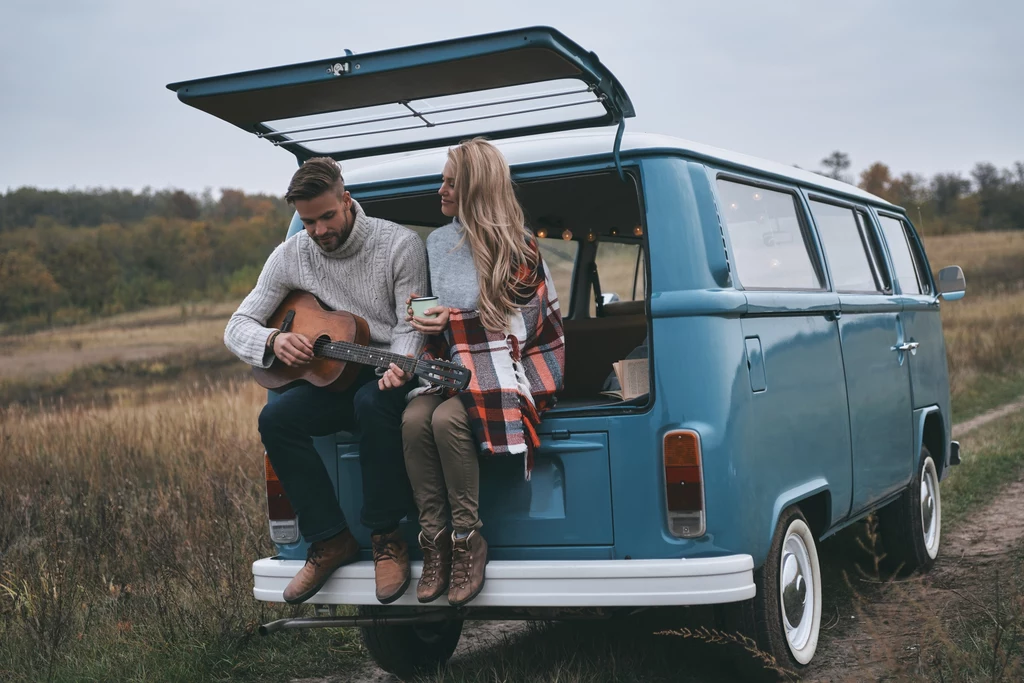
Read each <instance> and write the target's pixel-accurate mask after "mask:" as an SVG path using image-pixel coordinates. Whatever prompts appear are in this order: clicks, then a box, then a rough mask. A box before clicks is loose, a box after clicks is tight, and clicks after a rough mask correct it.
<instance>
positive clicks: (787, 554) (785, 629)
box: [720, 506, 822, 678]
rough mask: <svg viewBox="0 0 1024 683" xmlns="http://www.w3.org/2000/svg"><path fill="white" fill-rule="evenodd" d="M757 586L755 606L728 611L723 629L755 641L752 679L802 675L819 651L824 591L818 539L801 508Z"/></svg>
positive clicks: (781, 533)
mask: <svg viewBox="0 0 1024 683" xmlns="http://www.w3.org/2000/svg"><path fill="white" fill-rule="evenodd" d="M754 582H755V584H756V586H757V596H756V597H755V598H754V599H753V600H747V601H745V602H741V603H734V604H731V605H723V606H722V608H721V610H720V614H721V615H722V617H723V623H722V624H721V626H722V628H723V629H724V630H727V631H729V632H734V631H739V632H740V633H742V634H743V635H745V636H747V637H749V638H752V639H753V641H754V644H755V645H756V652H749V654H750V655H753V657H743V658H742V660H743V668H744V669H747V673H748V674H749V673H754V671H751V670H750V669H751V667H752V668H753V669H754V670H756V671H759V672H760V673H761V674H762V676H763V677H765V678H777V677H778V676H779V675H780V674H782V673H783V672H784V671H798V670H799V669H801V668H802V667H804V666H805V665H807V664H808V663H809V662H810V661H811V658H812V657H814V652H815V650H816V649H817V647H818V634H819V632H820V629H821V590H822V586H821V570H820V568H819V565H818V551H817V546H816V545H815V542H814V534H813V533H812V532H811V529H810V527H809V526H808V525H807V520H806V519H805V518H804V516H803V513H801V512H800V509H799V508H798V507H796V506H793V507H789V508H786V510H784V511H783V513H782V515H781V516H780V518H779V524H778V526H777V527H776V529H775V535H774V536H773V538H772V545H771V548H770V550H769V551H768V559H766V560H765V563H764V566H763V567H761V569H759V570H758V571H757V572H755V574H754ZM746 649H747V650H748V651H751V650H755V648H754V647H750V646H749V645H748V647H747V648H746Z"/></svg>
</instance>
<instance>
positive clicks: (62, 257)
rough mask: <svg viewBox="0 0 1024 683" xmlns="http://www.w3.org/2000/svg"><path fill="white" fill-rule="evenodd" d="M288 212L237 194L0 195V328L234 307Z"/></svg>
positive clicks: (276, 203)
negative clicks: (206, 305) (144, 311)
mask: <svg viewBox="0 0 1024 683" xmlns="http://www.w3.org/2000/svg"><path fill="white" fill-rule="evenodd" d="M290 217H291V209H290V208H289V207H288V206H287V204H286V203H285V202H284V201H283V200H282V199H279V198H276V197H269V196H265V195H247V194H246V193H244V192H241V191H238V190H222V192H221V196H220V197H219V198H218V199H216V200H215V199H213V197H212V193H210V192H206V193H203V194H200V195H194V194H189V193H186V192H183V191H181V190H172V191H161V192H151V191H142V192H139V193H133V192H131V191H127V190H91V191H68V192H61V191H56V190H37V189H34V188H20V189H17V190H14V191H11V192H8V193H6V194H4V195H0V323H4V324H6V325H5V327H7V328H8V329H14V330H29V329H34V328H38V327H44V326H49V325H54V324H69V323H75V322H81V321H83V320H87V319H89V318H92V317H96V316H99V315H110V314H114V313H120V312H125V311H131V310H136V309H140V308H144V307H146V306H153V305H163V304H177V303H182V302H187V301H196V300H219V299H225V298H228V297H233V298H240V297H242V296H243V295H245V294H246V293H247V292H248V291H249V290H250V289H251V288H252V286H253V285H254V284H255V283H256V278H257V276H258V275H259V272H260V269H261V267H262V265H263V262H264V261H265V260H266V258H267V256H268V255H269V254H270V252H271V251H272V250H273V248H274V247H275V246H276V245H277V244H278V243H280V241H281V239H282V238H283V236H284V231H285V228H286V226H287V225H288V221H289V220H290Z"/></svg>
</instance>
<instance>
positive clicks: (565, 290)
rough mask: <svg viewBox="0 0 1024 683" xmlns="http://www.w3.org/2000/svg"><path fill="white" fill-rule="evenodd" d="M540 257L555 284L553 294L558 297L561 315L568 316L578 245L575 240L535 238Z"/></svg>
mask: <svg viewBox="0 0 1024 683" xmlns="http://www.w3.org/2000/svg"><path fill="white" fill-rule="evenodd" d="M537 244H538V246H540V255H541V258H543V259H544V265H545V266H547V269H548V271H549V272H550V273H551V279H552V280H553V281H554V283H555V294H557V295H558V301H559V305H560V307H561V309H562V315H565V316H568V315H569V302H570V301H572V273H573V268H575V267H576V254H577V252H579V250H580V243H579V242H577V241H575V240H561V239H551V238H543V237H538V238H537Z"/></svg>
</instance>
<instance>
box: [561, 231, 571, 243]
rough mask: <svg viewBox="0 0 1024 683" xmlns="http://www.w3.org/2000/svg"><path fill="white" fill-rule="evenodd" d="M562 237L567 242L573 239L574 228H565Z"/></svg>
mask: <svg viewBox="0 0 1024 683" xmlns="http://www.w3.org/2000/svg"><path fill="white" fill-rule="evenodd" d="M562 239H563V240H565V241H566V242H568V241H569V240H571V239H572V230H570V229H569V228H566V229H565V230H563V231H562Z"/></svg>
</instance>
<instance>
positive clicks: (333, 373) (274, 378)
mask: <svg viewBox="0 0 1024 683" xmlns="http://www.w3.org/2000/svg"><path fill="white" fill-rule="evenodd" d="M290 311H294V316H293V317H292V320H291V322H290V324H289V326H288V329H287V330H284V331H286V332H294V333H297V334H301V335H303V336H304V337H306V339H308V340H309V341H310V343H314V342H316V340H317V339H321V338H327V339H329V340H330V341H343V342H352V343H355V344H359V345H361V346H365V345H366V344H367V343H368V342H369V341H370V328H369V326H368V325H367V324H366V321H365V320H363V319H362V318H360V317H359V316H358V315H353V314H352V313H348V312H346V311H331V310H329V309H327V308H326V307H324V305H323V304H322V303H320V300H319V299H317V298H316V297H315V296H313V295H312V294H310V293H309V292H300V291H294V292H292V293H291V294H289V295H288V296H287V297H285V300H284V301H282V302H281V305H280V306H278V308H277V310H276V311H274V314H273V315H272V316H270V319H269V320H267V327H270V328H273V329H275V330H280V329H281V328H282V325H284V323H285V318H286V316H288V314H289V312H290ZM359 371H360V366H359V365H358V364H357V363H347V362H345V361H342V360H334V359H332V358H324V357H322V356H314V357H313V360H312V361H310V362H309V363H307V364H306V365H300V366H298V367H294V368H293V367H289V366H288V365H285V363H284V362H283V361H281V360H279V359H276V358H275V359H274V362H273V363H272V364H271V366H270V367H269V368H266V369H264V368H253V376H254V377H255V378H256V382H257V383H258V384H259V385H260V386H262V387H265V388H267V389H280V388H281V387H284V386H288V385H289V384H294V383H295V382H299V381H306V382H309V383H310V384H312V385H314V386H317V387H327V388H328V389H329V390H330V391H344V390H345V389H347V388H348V387H349V386H350V385H351V384H352V382H354V381H355V379H356V377H357V376H358V375H359Z"/></svg>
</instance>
